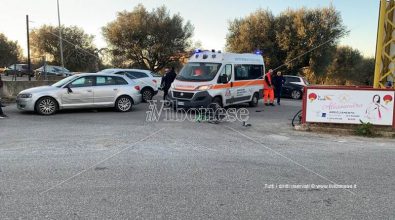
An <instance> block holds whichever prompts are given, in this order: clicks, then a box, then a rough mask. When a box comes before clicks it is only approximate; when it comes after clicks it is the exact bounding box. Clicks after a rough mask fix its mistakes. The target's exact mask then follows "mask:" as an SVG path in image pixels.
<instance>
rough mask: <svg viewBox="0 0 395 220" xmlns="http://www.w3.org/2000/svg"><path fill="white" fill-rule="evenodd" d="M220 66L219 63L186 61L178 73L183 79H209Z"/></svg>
mask: <svg viewBox="0 0 395 220" xmlns="http://www.w3.org/2000/svg"><path fill="white" fill-rule="evenodd" d="M220 68H221V64H220V63H187V64H186V65H185V66H184V67H183V68H182V70H181V72H180V73H179V74H178V76H177V79H178V80H183V81H211V80H213V79H214V77H215V75H217V73H218V70H219V69H220Z"/></svg>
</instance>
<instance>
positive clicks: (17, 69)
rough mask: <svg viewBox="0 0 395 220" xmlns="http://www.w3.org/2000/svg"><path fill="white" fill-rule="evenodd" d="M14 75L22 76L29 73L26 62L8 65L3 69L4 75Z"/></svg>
mask: <svg viewBox="0 0 395 220" xmlns="http://www.w3.org/2000/svg"><path fill="white" fill-rule="evenodd" d="M14 74H15V75H16V76H20V77H22V76H24V75H28V74H29V68H28V65H27V64H13V65H11V66H9V67H7V68H6V69H5V70H4V75H6V76H11V75H14Z"/></svg>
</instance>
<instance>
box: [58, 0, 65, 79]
mask: <svg viewBox="0 0 395 220" xmlns="http://www.w3.org/2000/svg"><path fill="white" fill-rule="evenodd" d="M57 3H58V4H57V5H58V23H59V47H60V61H61V63H62V71H63V72H64V61H63V42H62V41H63V39H62V27H61V26H60V12H59V0H57Z"/></svg>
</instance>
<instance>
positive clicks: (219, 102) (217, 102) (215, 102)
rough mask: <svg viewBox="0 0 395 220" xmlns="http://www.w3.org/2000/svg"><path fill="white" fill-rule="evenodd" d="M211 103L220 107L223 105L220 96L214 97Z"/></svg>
mask: <svg viewBox="0 0 395 220" xmlns="http://www.w3.org/2000/svg"><path fill="white" fill-rule="evenodd" d="M211 103H214V104H216V105H218V106H219V107H221V108H222V107H223V106H222V99H221V98H220V97H215V98H214V99H213V101H212V102H211Z"/></svg>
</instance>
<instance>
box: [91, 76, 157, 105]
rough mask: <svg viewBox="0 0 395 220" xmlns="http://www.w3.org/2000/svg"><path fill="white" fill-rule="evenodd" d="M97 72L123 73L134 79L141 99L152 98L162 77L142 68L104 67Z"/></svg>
mask: <svg viewBox="0 0 395 220" xmlns="http://www.w3.org/2000/svg"><path fill="white" fill-rule="evenodd" d="M98 73H111V74H118V75H125V76H127V77H128V78H129V79H132V80H133V81H135V82H136V83H137V84H138V85H139V86H140V87H141V95H142V96H143V101H145V102H146V101H148V100H152V98H153V97H154V96H155V95H156V94H157V93H158V89H159V87H160V85H161V81H162V77H161V76H160V75H159V74H157V73H154V72H152V71H150V70H142V69H104V70H102V71H100V72H98Z"/></svg>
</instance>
